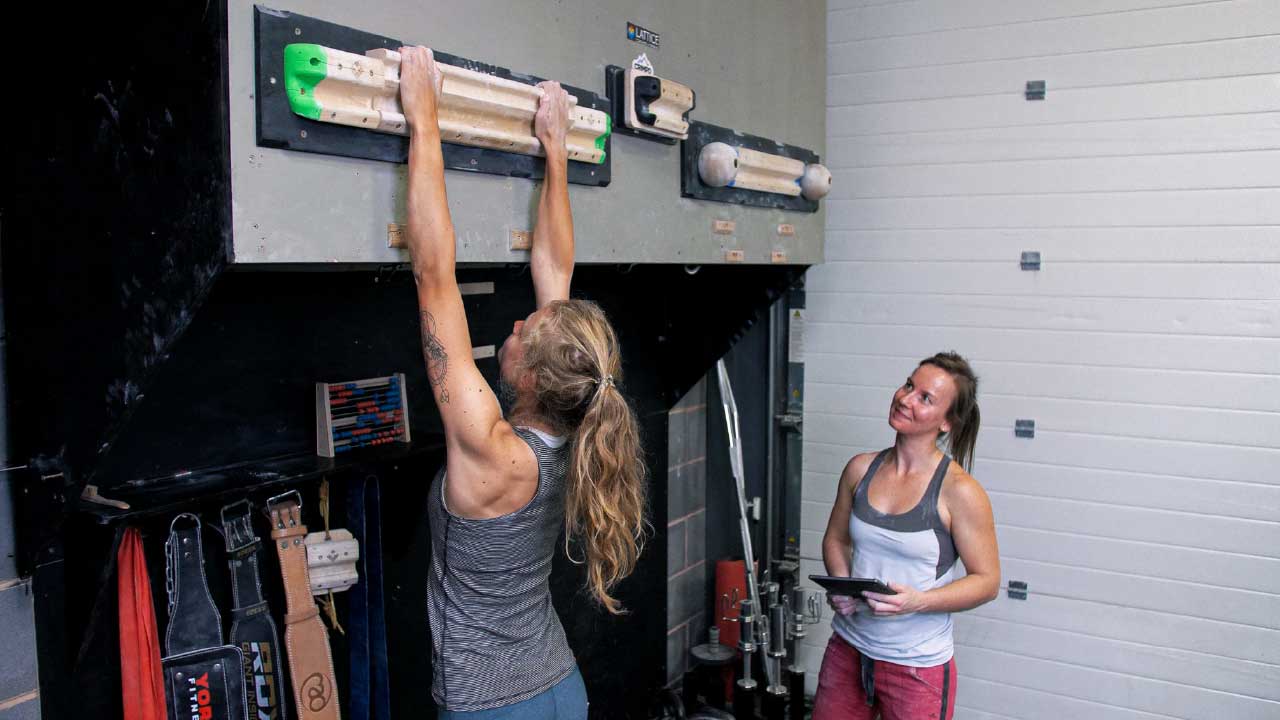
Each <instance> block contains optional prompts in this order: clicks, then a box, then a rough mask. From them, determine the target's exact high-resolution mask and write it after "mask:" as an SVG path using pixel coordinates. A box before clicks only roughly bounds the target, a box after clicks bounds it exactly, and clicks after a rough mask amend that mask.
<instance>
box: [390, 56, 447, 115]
mask: <svg viewBox="0 0 1280 720" xmlns="http://www.w3.org/2000/svg"><path fill="white" fill-rule="evenodd" d="M443 82H444V76H443V75H442V74H441V73H440V68H438V67H436V61H435V57H434V56H433V55H432V54H431V51H430V50H428V49H427V48H424V47H422V46H417V47H402V48H400V106H401V107H402V108H403V109H404V117H405V119H406V120H408V121H409V128H410V129H411V130H413V131H414V132H420V131H424V130H425V131H430V132H439V130H440V125H439V120H438V115H437V112H436V100H437V99H438V98H439V97H440V88H441V86H442V84H443Z"/></svg>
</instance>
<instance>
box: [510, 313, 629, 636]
mask: <svg viewBox="0 0 1280 720" xmlns="http://www.w3.org/2000/svg"><path fill="white" fill-rule="evenodd" d="M547 307H548V310H547V317H546V318H545V319H544V320H543V321H542V322H539V323H538V324H537V326H536V327H535V328H534V329H533V330H532V331H531V332H530V333H529V337H528V338H527V340H526V342H527V345H526V349H525V359H524V365H525V367H526V368H527V369H528V370H530V371H531V372H532V373H533V377H534V392H535V394H536V396H537V398H538V405H539V408H538V409H539V412H540V413H541V414H542V415H543V416H544V417H545V418H546V419H547V420H548V421H550V422H551V423H553V424H555V425H557V426H558V427H560V428H562V429H564V430H566V431H568V432H569V433H570V434H571V440H570V449H569V469H568V472H567V474H566V476H565V483H566V489H565V526H566V531H567V532H566V538H565V543H566V551H567V550H568V543H569V542H570V540H576V541H577V542H578V543H579V544H580V546H581V547H582V550H583V558H582V559H581V560H575V562H580V563H582V564H585V565H586V568H587V588H588V590H590V591H591V595H592V596H593V597H594V598H595V600H596V601H597V602H599V603H600V605H602V606H603V607H604V608H605V609H606V610H608V611H609V612H610V613H613V614H615V615H616V614H621V613H623V612H624V610H623V608H622V604H621V603H619V602H618V600H617V598H615V597H613V595H611V594H610V591H611V590H612V589H613V588H614V586H616V585H617V584H618V582H619V581H621V580H622V579H623V578H625V577H627V576H628V575H630V574H631V572H632V571H633V570H635V567H636V562H637V560H638V559H639V557H640V552H641V550H642V549H643V547H644V538H645V502H646V497H645V496H646V489H645V478H644V460H643V458H642V450H641V444H640V430H639V423H638V422H637V420H636V416H635V412H634V411H633V410H632V409H631V405H630V404H629V403H628V402H627V399H626V398H625V397H624V396H623V395H622V392H621V391H620V390H619V389H618V387H617V382H618V381H619V380H621V373H622V357H621V354H620V353H619V350H618V339H617V335H616V334H615V333H614V330H613V327H612V326H611V325H610V324H609V321H608V319H607V318H606V317H605V315H604V312H603V311H602V310H601V309H600V307H599V306H597V305H596V304H595V303H592V302H587V301H585V300H563V301H558V302H554V303H550V304H549V305H548V306H547ZM570 558H571V559H573V555H572V554H570Z"/></svg>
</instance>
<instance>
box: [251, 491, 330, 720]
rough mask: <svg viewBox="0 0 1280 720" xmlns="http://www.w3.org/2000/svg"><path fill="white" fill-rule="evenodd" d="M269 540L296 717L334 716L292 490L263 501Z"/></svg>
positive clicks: (325, 650)
mask: <svg viewBox="0 0 1280 720" xmlns="http://www.w3.org/2000/svg"><path fill="white" fill-rule="evenodd" d="M267 511H268V512H269V513H270V514H271V539H272V540H274V542H273V543H272V544H273V545H275V546H276V552H277V553H278V554H279V555H280V575H281V576H282V577H283V578H284V592H285V610H286V612H285V616H284V644H285V648H287V649H288V651H289V679H290V680H292V681H293V699H294V704H295V705H296V706H297V709H298V718H299V719H300V720H339V719H340V717H341V715H340V714H339V712H338V688H337V686H336V685H335V684H334V682H333V653H332V652H331V651H330V649H329V632H328V631H327V630H326V629H325V627H324V623H323V622H322V621H321V620H320V609H319V608H318V607H316V601H315V599H314V598H313V597H312V596H311V578H310V577H309V575H308V573H307V547H306V545H304V544H303V538H305V537H306V535H307V526H306V525H303V524H302V496H301V495H299V494H298V492H297V491H296V490H294V491H290V492H287V493H285V494H283V495H277V496H276V497H273V498H271V499H270V500H268V501H267Z"/></svg>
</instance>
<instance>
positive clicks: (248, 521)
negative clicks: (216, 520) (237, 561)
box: [219, 498, 258, 551]
mask: <svg viewBox="0 0 1280 720" xmlns="http://www.w3.org/2000/svg"><path fill="white" fill-rule="evenodd" d="M242 505H243V506H244V511H243V512H237V513H233V514H231V516H230V517H228V515H227V511H228V510H232V509H235V508H239V507H240V506H242ZM219 515H220V516H221V517H222V527H223V529H224V530H226V533H227V550H228V551H230V550H239V549H240V548H242V547H245V546H247V545H251V544H253V543H254V542H255V541H256V540H257V539H258V538H257V537H255V536H254V534H253V524H252V518H253V503H251V502H249V499H248V498H245V499H243V500H237V501H235V502H233V503H231V504H230V505H223V506H222V510H221V511H220V512H219Z"/></svg>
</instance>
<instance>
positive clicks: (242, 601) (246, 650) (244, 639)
mask: <svg viewBox="0 0 1280 720" xmlns="http://www.w3.org/2000/svg"><path fill="white" fill-rule="evenodd" d="M252 512H253V505H252V504H251V503H250V502H249V501H248V500H241V501H239V502H234V503H231V504H230V505H227V506H226V507H224V508H222V534H223V537H224V538H225V539H226V543H227V564H228V565H229V566H230V569H231V597H232V608H231V636H230V638H229V640H230V642H231V644H232V645H235V646H236V647H238V648H240V652H241V654H243V655H244V684H245V695H246V696H247V700H248V703H249V720H286V718H287V717H288V714H287V713H286V711H285V703H284V702H282V700H283V699H284V698H285V686H284V664H283V662H282V659H283V658H282V656H281V654H280V640H279V638H280V635H279V633H277V632H276V624H275V621H273V620H272V619H271V613H270V611H269V610H268V608H267V601H266V599H265V598H263V597H262V582H261V580H260V579H259V575H258V550H259V549H260V548H261V547H262V541H260V540H259V539H258V537H257V536H256V535H254V533H253V520H252V515H251V513H252Z"/></svg>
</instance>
